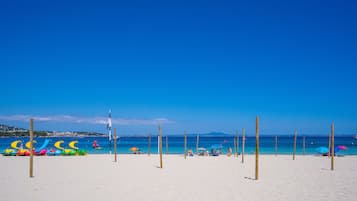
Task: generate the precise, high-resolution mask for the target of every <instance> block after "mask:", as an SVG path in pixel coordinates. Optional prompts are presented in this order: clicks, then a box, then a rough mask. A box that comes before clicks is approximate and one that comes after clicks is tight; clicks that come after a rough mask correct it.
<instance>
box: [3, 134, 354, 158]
mask: <svg viewBox="0 0 357 201" xmlns="http://www.w3.org/2000/svg"><path fill="white" fill-rule="evenodd" d="M45 139H49V140H50V143H49V145H48V147H47V148H55V147H54V143H55V142H57V141H59V140H63V141H64V143H63V144H62V146H63V147H64V148H69V147H68V143H69V142H70V141H74V140H77V141H78V143H77V144H76V146H77V147H79V149H84V150H86V151H87V152H88V153H89V154H107V153H110V152H112V153H113V145H112V144H110V143H109V141H108V138H107V137H48V138H45V137H38V138H35V140H36V141H37V143H36V145H35V147H40V146H41V145H42V143H43V142H44V140H45ZM305 139H306V149H305V153H306V154H317V152H316V148H317V147H320V146H324V147H328V137H327V136H324V137H322V136H305ZM15 140H22V141H23V142H24V143H26V142H27V141H28V140H29V138H28V137H3V138H0V152H3V150H5V149H6V148H10V144H11V142H13V141H15ZM94 140H96V141H97V143H98V144H99V146H100V147H101V148H102V149H99V150H96V149H93V147H92V144H93V141H94ZM259 141H260V153H261V154H274V153H275V148H274V144H275V136H260V140H259ZM302 142H303V137H302V136H299V137H298V138H297V151H296V154H303V145H302ZM293 143H294V138H293V136H278V152H277V153H278V154H292V152H293ZM217 144H219V145H222V147H223V152H224V153H226V152H227V148H229V147H231V148H232V150H234V148H233V147H234V136H217V137H214V136H209V137H208V136H207V137H204V136H200V138H199V147H203V148H207V149H209V148H210V147H211V146H212V145H217ZM335 145H336V146H338V145H344V146H346V147H347V150H341V151H340V152H339V154H343V155H357V139H355V138H354V136H336V137H335ZM241 146H242V138H241V137H240V138H239V152H241ZM131 147H139V148H140V149H141V150H142V152H143V153H147V152H148V137H147V136H145V137H120V139H119V140H118V141H117V151H118V153H131V151H130V148H131ZM187 148H188V149H192V150H193V151H194V152H195V150H196V136H188V137H187ZM150 150H151V151H150V152H151V154H157V153H158V137H157V136H152V137H151V149H150ZM254 151H255V137H253V136H248V137H246V143H245V153H246V154H253V153H254ZM183 152H184V137H183V136H169V137H168V150H166V136H163V153H168V154H183Z"/></svg>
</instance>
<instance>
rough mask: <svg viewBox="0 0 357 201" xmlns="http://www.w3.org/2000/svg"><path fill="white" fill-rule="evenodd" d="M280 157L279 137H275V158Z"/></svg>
mask: <svg viewBox="0 0 357 201" xmlns="http://www.w3.org/2000/svg"><path fill="white" fill-rule="evenodd" d="M277 155H278V136H277V135H276V136H275V156H277Z"/></svg>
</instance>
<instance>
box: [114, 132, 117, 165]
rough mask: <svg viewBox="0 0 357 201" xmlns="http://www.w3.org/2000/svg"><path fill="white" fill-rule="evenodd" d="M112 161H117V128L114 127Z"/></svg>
mask: <svg viewBox="0 0 357 201" xmlns="http://www.w3.org/2000/svg"><path fill="white" fill-rule="evenodd" d="M114 161H115V162H117V129H116V128H114Z"/></svg>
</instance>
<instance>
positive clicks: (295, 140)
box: [293, 130, 297, 160]
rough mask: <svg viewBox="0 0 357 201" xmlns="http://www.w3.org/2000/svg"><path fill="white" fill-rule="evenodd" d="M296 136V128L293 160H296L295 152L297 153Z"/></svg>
mask: <svg viewBox="0 0 357 201" xmlns="http://www.w3.org/2000/svg"><path fill="white" fill-rule="evenodd" d="M296 137H297V134H296V130H295V132H294V153H293V160H295V154H296Z"/></svg>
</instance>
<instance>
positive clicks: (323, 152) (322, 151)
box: [315, 147, 328, 154]
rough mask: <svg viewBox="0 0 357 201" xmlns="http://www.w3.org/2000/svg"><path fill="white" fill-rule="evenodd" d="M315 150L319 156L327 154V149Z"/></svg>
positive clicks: (318, 148)
mask: <svg viewBox="0 0 357 201" xmlns="http://www.w3.org/2000/svg"><path fill="white" fill-rule="evenodd" d="M315 150H316V152H318V153H319V154H327V153H328V148H327V147H317V148H316V149H315Z"/></svg>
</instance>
